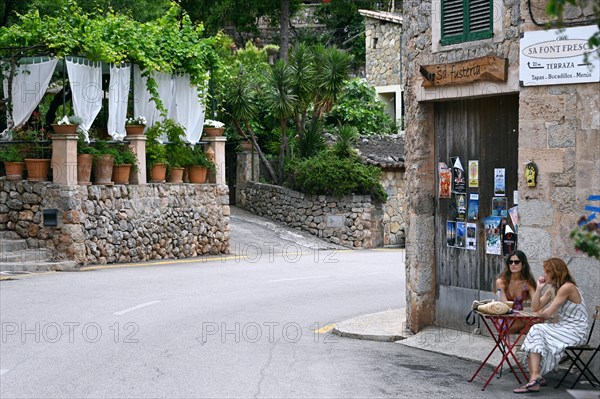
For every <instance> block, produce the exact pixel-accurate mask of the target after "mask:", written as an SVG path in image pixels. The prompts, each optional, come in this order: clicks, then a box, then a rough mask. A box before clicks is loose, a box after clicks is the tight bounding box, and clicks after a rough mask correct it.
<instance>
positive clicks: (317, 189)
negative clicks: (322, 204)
mask: <svg viewBox="0 0 600 399" xmlns="http://www.w3.org/2000/svg"><path fill="white" fill-rule="evenodd" d="M286 169H287V176H288V180H287V181H286V183H285V185H286V186H288V187H290V188H291V189H294V190H297V191H300V192H303V193H306V194H324V195H335V196H343V195H350V194H360V195H370V196H371V198H373V200H374V201H379V202H385V201H386V199H387V194H386V192H385V190H384V189H383V187H382V185H381V183H380V180H379V179H380V177H381V170H380V169H379V168H377V167H375V166H372V165H364V164H362V163H360V162H359V161H358V160H356V159H354V158H339V157H337V156H336V155H335V154H334V153H332V152H330V151H324V152H322V153H320V154H319V155H317V156H315V157H312V158H308V159H304V160H293V161H291V162H289V163H288V165H287V168H286Z"/></svg>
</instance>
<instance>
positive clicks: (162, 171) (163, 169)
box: [150, 163, 167, 183]
mask: <svg viewBox="0 0 600 399" xmlns="http://www.w3.org/2000/svg"><path fill="white" fill-rule="evenodd" d="M166 177H167V165H165V164H164V163H157V164H154V165H152V169H151V170H150V182H151V183H164V182H165V179H166Z"/></svg>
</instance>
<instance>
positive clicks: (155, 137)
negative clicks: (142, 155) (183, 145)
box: [146, 122, 167, 183]
mask: <svg viewBox="0 0 600 399" xmlns="http://www.w3.org/2000/svg"><path fill="white" fill-rule="evenodd" d="M163 133H164V129H163V123H161V122H157V123H155V124H154V125H153V126H152V127H151V128H149V129H148V130H147V131H146V139H147V141H146V165H147V167H148V170H149V171H150V182H151V183H160V182H164V181H165V178H166V176H167V149H166V147H165V145H164V144H163V143H161V142H160V141H159V139H160V138H161V137H163Z"/></svg>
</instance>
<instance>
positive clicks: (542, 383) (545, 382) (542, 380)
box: [538, 378, 548, 387]
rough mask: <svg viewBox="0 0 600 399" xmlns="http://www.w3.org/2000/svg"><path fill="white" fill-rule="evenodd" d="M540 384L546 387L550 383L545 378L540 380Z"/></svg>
mask: <svg viewBox="0 0 600 399" xmlns="http://www.w3.org/2000/svg"><path fill="white" fill-rule="evenodd" d="M538 382H539V383H540V386H541V387H545V386H546V385H548V381H546V379H545V378H540V379H538Z"/></svg>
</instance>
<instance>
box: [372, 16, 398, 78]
mask: <svg viewBox="0 0 600 399" xmlns="http://www.w3.org/2000/svg"><path fill="white" fill-rule="evenodd" d="M365 35H366V73H367V80H368V81H369V83H371V84H372V85H374V86H391V85H399V84H401V73H402V71H401V69H400V56H401V50H400V42H401V38H402V26H401V25H400V24H397V23H394V22H390V21H382V20H379V19H374V18H368V17H367V18H366V19H365Z"/></svg>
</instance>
